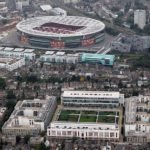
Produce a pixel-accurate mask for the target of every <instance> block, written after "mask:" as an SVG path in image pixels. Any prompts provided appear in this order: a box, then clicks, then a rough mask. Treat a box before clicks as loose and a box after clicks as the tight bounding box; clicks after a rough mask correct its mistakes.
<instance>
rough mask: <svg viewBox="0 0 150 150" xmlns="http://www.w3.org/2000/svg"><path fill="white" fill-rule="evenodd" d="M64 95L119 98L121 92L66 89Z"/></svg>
mask: <svg viewBox="0 0 150 150" xmlns="http://www.w3.org/2000/svg"><path fill="white" fill-rule="evenodd" d="M62 96H63V97H95V98H96V97H97V98H119V97H120V93H119V92H111V91H109V92H107V91H64V92H63V94H62Z"/></svg>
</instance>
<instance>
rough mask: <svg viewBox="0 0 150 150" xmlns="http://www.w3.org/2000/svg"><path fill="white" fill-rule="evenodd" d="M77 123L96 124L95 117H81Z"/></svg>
mask: <svg viewBox="0 0 150 150" xmlns="http://www.w3.org/2000/svg"><path fill="white" fill-rule="evenodd" d="M79 122H96V116H88V115H84V116H81V117H80V121H79Z"/></svg>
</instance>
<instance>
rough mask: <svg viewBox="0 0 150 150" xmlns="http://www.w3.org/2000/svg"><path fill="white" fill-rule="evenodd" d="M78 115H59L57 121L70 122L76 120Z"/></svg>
mask: <svg viewBox="0 0 150 150" xmlns="http://www.w3.org/2000/svg"><path fill="white" fill-rule="evenodd" d="M78 118H79V115H62V114H61V115H60V116H59V118H58V121H70V122H77V121H78Z"/></svg>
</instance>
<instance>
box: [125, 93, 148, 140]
mask: <svg viewBox="0 0 150 150" xmlns="http://www.w3.org/2000/svg"><path fill="white" fill-rule="evenodd" d="M125 109H126V111H125V136H126V138H127V141H128V142H134V143H145V142H150V96H142V95H140V96H138V97H131V98H128V99H126V105H125Z"/></svg>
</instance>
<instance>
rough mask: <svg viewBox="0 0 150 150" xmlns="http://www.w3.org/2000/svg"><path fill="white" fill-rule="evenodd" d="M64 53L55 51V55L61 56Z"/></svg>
mask: <svg viewBox="0 0 150 150" xmlns="http://www.w3.org/2000/svg"><path fill="white" fill-rule="evenodd" d="M64 54H65V52H57V53H56V55H59V56H62V55H64Z"/></svg>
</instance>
